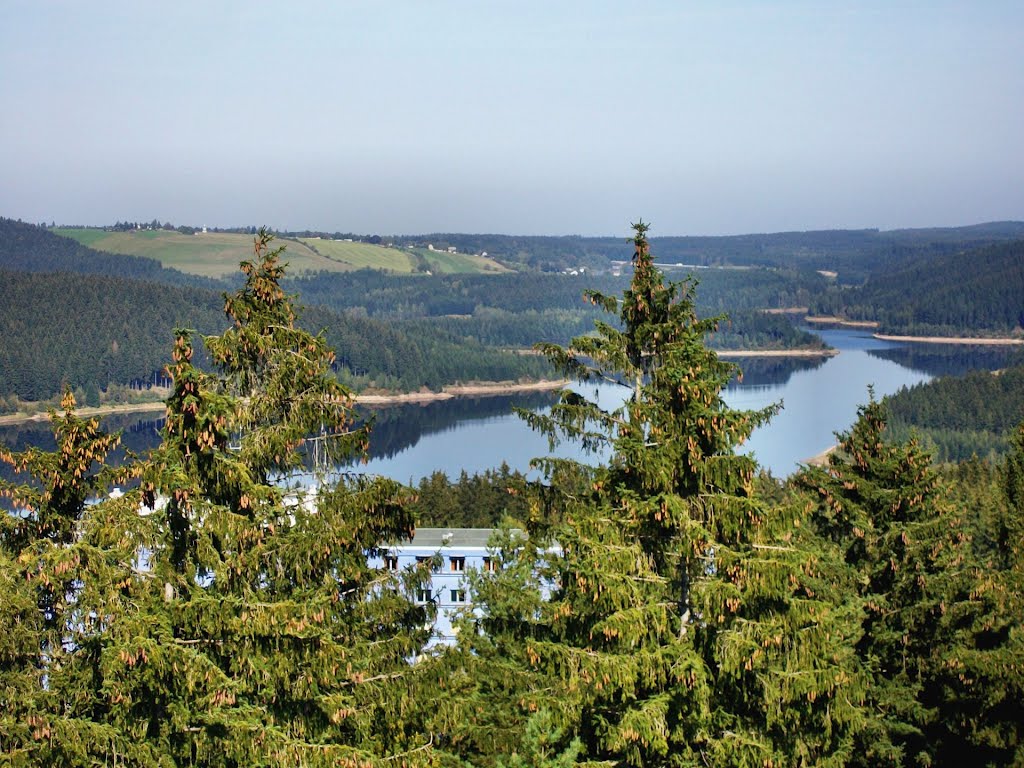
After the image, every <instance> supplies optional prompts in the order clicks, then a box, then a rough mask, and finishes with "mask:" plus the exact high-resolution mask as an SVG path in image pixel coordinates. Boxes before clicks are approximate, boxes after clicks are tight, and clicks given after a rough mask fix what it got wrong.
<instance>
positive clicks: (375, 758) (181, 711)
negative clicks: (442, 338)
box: [0, 233, 434, 768]
mask: <svg viewBox="0 0 1024 768" xmlns="http://www.w3.org/2000/svg"><path fill="white" fill-rule="evenodd" d="M269 243H270V237H269V236H267V235H266V234H265V233H261V234H260V235H259V236H258V237H257V239H256V241H255V259H254V260H253V261H252V262H247V263H245V264H243V270H244V271H245V274H246V277H247V280H246V284H245V286H244V287H243V288H241V289H240V290H239V291H238V292H237V293H235V294H234V295H232V296H229V297H227V300H226V311H227V314H228V317H229V318H230V319H231V320H232V321H233V325H232V327H231V328H230V329H229V330H228V331H226V332H225V333H224V334H223V335H222V336H219V337H214V338H210V339H208V340H207V346H208V348H209V350H210V352H211V355H212V357H213V359H214V361H215V363H216V365H217V370H215V371H214V372H212V373H207V372H203V371H200V370H199V369H197V368H196V367H195V365H194V364H193V347H192V341H191V338H190V334H188V333H187V332H185V331H180V332H178V333H177V336H176V340H175V344H174V350H173V362H172V364H171V366H170V369H169V370H170V373H171V375H172V378H173V387H172V392H171V395H170V397H169V398H168V401H167V421H166V426H165V429H164V435H163V442H162V444H161V446H160V447H159V448H158V449H157V450H156V451H155V452H154V453H153V455H152V456H150V457H148V458H147V459H146V460H144V461H141V462H139V463H132V464H130V465H129V467H128V468H127V469H126V470H123V471H121V472H120V473H114V471H113V470H110V469H108V468H106V466H105V465H104V464H102V462H103V459H104V457H105V456H106V454H107V452H108V451H109V450H110V449H111V448H112V447H113V446H114V445H115V444H116V438H115V437H112V436H109V435H105V434H103V433H102V432H101V431H100V430H99V429H98V426H97V424H96V422H95V421H93V420H82V419H80V418H78V417H77V416H76V415H75V414H74V410H73V401H72V399H71V398H70V397H68V398H66V402H65V406H66V410H65V413H64V415H63V416H59V417H58V416H55V417H54V426H55V431H56V435H57V442H58V449H57V451H56V452H54V453H45V452H40V451H36V450H31V451H28V452H25V453H22V454H14V453H11V452H6V451H5V452H3V453H0V458H2V459H3V460H5V461H6V462H7V463H9V464H12V465H14V467H15V468H16V469H18V470H21V471H25V472H27V473H28V474H29V475H31V477H33V478H35V480H36V484H35V485H29V484H26V485H21V486H19V485H14V484H11V483H6V482H5V483H3V484H0V492H2V493H4V495H7V496H9V497H11V498H12V499H13V501H14V502H15V506H16V508H17V509H19V510H21V511H19V512H18V513H17V514H14V515H4V516H3V520H2V523H0V568H2V569H3V570H2V573H0V585H2V586H4V587H5V588H7V589H5V591H4V593H3V595H0V634H2V638H0V685H2V687H0V704H2V706H0V746H2V747H3V748H4V751H5V756H10V757H9V761H10V762H12V763H14V764H23V765H36V764H47V765H52V764H59V765H83V766H84V765H89V766H93V765H100V764H111V765H139V766H142V765H146V766H151V765H167V766H170V765H196V766H225V767H232V768H234V767H235V766H252V765H275V766H277V765H296V766H298V765H302V766H317V765H323V766H327V765H330V766H371V765H394V764H396V763H395V761H400V762H401V763H402V764H407V765H416V764H429V763H431V762H433V760H434V750H433V747H434V742H433V738H432V736H431V735H430V734H429V733H427V732H426V731H425V730H424V729H423V728H421V727H420V725H419V722H420V721H421V719H422V718H421V717H420V713H421V711H422V710H423V708H425V707H427V706H429V700H423V699H422V698H420V697H418V696H417V688H418V685H419V683H420V681H421V680H423V679H427V680H430V679H431V677H430V675H431V674H432V667H431V665H430V664H428V663H423V664H414V663H413V660H414V659H415V657H416V656H417V654H419V653H420V651H421V649H422V646H423V644H424V643H425V641H426V640H427V637H428V634H429V615H428V613H427V611H426V610H425V609H424V608H422V607H419V606H417V605H415V604H414V603H413V601H412V600H411V599H410V596H411V594H412V592H413V590H414V588H415V586H416V585H417V584H418V583H419V580H420V579H421V578H422V576H423V574H420V573H417V572H408V573H401V574H391V573H389V572H384V571H377V570H375V569H373V568H371V567H370V565H369V562H368V558H369V557H372V556H373V555H374V554H375V553H377V552H379V551H380V549H381V548H382V547H386V546H388V545H390V544H393V543H398V542H400V541H402V540H404V539H407V538H408V537H409V536H410V535H411V533H412V530H413V520H412V515H411V513H410V511H409V510H408V507H407V505H406V504H405V503H404V502H405V492H404V491H403V490H402V489H401V487H400V486H399V485H398V484H396V483H394V482H391V481H387V480H381V479H371V478H365V477H362V476H360V475H357V474H353V473H351V472H349V471H343V472H326V471H325V472H320V473H317V475H316V477H317V483H316V484H315V485H313V486H312V487H296V486H295V485H294V482H293V480H294V478H295V476H296V473H297V472H299V471H300V470H301V469H303V467H304V460H305V458H306V456H307V455H308V454H309V451H308V450H306V447H307V446H308V445H309V443H310V437H313V438H315V439H316V440H318V441H319V442H320V444H321V445H322V444H325V443H326V444H328V445H329V451H330V452H331V455H332V458H333V459H340V458H345V457H348V458H358V456H359V451H360V450H361V449H362V448H363V447H365V444H366V432H365V430H363V429H355V428H353V426H352V415H351V402H352V398H351V396H350V394H349V393H348V392H347V391H346V390H345V389H344V388H342V387H341V386H340V385H339V384H338V383H337V381H336V379H335V378H334V377H333V375H332V373H331V370H330V365H331V361H332V355H331V353H330V351H329V350H328V349H327V347H326V345H325V343H324V340H323V338H322V336H314V335H311V334H308V333H306V332H304V331H301V330H299V329H298V328H297V327H296V326H295V319H296V318H295V311H294V309H293V308H292V304H291V299H290V298H289V297H288V296H286V295H285V294H284V293H283V292H282V291H281V289H280V284H279V283H280V278H281V275H282V269H283V267H282V265H281V264H280V260H279V259H280V253H281V252H280V250H272V249H271V248H270V247H269ZM97 464H99V468H98V469H97V468H96V465H97ZM118 475H119V476H118ZM130 478H135V479H138V484H137V486H134V487H132V488H131V489H130V490H129V491H128V492H127V493H124V494H122V495H120V496H117V495H112V496H107V492H108V491H109V489H110V484H111V483H112V482H114V481H118V482H123V481H124V480H127V479H130ZM90 499H94V500H97V501H96V503H90V502H89V500H90Z"/></svg>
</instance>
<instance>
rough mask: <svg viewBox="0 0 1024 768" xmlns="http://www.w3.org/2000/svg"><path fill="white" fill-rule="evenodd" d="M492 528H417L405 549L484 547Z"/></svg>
mask: <svg viewBox="0 0 1024 768" xmlns="http://www.w3.org/2000/svg"><path fill="white" fill-rule="evenodd" d="M494 531H495V529H494V528H417V529H416V535H415V536H414V537H413V539H412V541H410V542H407V543H406V544H404V546H406V547H433V548H435V549H439V548H441V547H486V546H487V542H488V541H490V540H491V536H492V535H493V534H494Z"/></svg>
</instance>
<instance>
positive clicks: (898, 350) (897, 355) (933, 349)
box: [870, 344, 1024, 376]
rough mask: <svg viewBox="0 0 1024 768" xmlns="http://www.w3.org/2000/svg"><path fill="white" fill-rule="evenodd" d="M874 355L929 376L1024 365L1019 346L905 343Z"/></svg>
mask: <svg viewBox="0 0 1024 768" xmlns="http://www.w3.org/2000/svg"><path fill="white" fill-rule="evenodd" d="M870 354H872V355H874V356H876V357H880V358H882V359H883V360H890V361H892V362H894V363H896V364H897V365H902V366H903V367H904V368H911V369H913V370H915V371H921V372H923V373H927V374H928V375H929V376H959V375H960V374H962V373H965V372H966V371H969V370H982V371H997V370H999V369H1001V368H1009V367H1010V366H1014V365H1024V349H1021V348H1020V347H1019V346H970V345H963V344H904V345H901V346H893V347H889V348H887V349H875V350H871V352H870Z"/></svg>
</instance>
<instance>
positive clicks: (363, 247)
mask: <svg viewBox="0 0 1024 768" xmlns="http://www.w3.org/2000/svg"><path fill="white" fill-rule="evenodd" d="M53 232H54V233H56V234H58V235H61V236H63V237H68V238H71V239H73V240H75V241H76V242H78V243H80V244H81V245H85V246H87V247H89V248H92V249H94V250H96V251H104V252H106V253H114V254H121V255H131V256H140V257H144V258H149V259H154V260H156V261H158V262H159V263H160V264H161V265H163V266H164V267H168V268H173V269H177V270H179V271H181V272H186V273H189V274H193V275H201V276H203V277H213V278H223V277H228V276H232V275H235V274H236V273H237V272H238V263H239V262H240V261H242V260H244V259H248V258H250V256H251V255H252V235H247V234H236V233H229V232H204V233H201V234H195V235H187V234H182V233H181V232H175V231H171V230H163V229H154V230H149V229H143V230H129V231H127V232H121V231H117V232H112V231H107V230H104V229H92V228H89V229H86V228H70V227H58V228H55V229H54V230H53ZM279 242H280V243H281V244H282V245H286V246H287V247H288V251H287V262H288V265H289V273H290V274H292V275H299V274H302V273H308V272H350V271H352V270H356V269H375V270H382V271H385V272H392V273H395V274H411V273H413V272H414V271H419V272H425V271H430V272H435V273H452V272H465V273H483V272H490V273H497V272H505V271H507V270H506V269H505V268H504V267H502V266H501V265H500V264H498V263H497V262H495V261H492V260H490V259H486V258H481V257H479V256H473V255H469V254H449V253H444V252H431V251H427V250H418V251H417V252H416V253H412V252H410V251H408V250H402V249H399V248H388V247H386V246H383V245H371V244H370V243H361V242H352V241H346V240H331V239H326V238H323V239H322V238H312V237H310V238H292V237H281V238H279Z"/></svg>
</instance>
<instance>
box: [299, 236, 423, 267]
mask: <svg viewBox="0 0 1024 768" xmlns="http://www.w3.org/2000/svg"><path fill="white" fill-rule="evenodd" d="M300 242H302V244H303V245H305V246H306V247H308V248H310V249H312V250H313V251H315V252H316V253H318V254H320V256H322V257H323V258H326V259H330V260H331V261H332V262H334V263H336V264H337V265H338V266H337V268H338V269H364V268H369V269H383V270H386V271H388V272H398V273H401V274H408V273H410V272H412V268H413V264H412V260H411V259H410V258H409V255H408V254H407V253H405V251H400V250H398V249H397V248H385V247H384V246H381V245H370V244H369V243H350V242H347V241H345V240H318V239H311V238H303V239H302V240H301V241H300Z"/></svg>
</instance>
